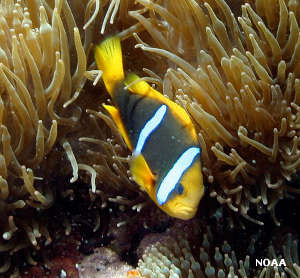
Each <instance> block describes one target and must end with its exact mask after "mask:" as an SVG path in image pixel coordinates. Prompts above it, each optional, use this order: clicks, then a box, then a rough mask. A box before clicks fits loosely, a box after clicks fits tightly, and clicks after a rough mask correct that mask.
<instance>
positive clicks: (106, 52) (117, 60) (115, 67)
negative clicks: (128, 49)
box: [95, 36, 124, 96]
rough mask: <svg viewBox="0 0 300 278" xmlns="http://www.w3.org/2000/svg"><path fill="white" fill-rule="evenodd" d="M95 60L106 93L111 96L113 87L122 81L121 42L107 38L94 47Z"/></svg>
mask: <svg viewBox="0 0 300 278" xmlns="http://www.w3.org/2000/svg"><path fill="white" fill-rule="evenodd" d="M95 60H96V64H97V67H98V69H99V70H102V72H103V73H102V79H103V81H104V84H105V87H106V89H107V91H108V93H109V94H110V95H111V96H112V94H113V90H114V88H115V86H116V85H117V84H118V83H120V82H121V81H123V80H124V70H123V59H122V48H121V41H120V38H119V37H118V36H115V37H109V38H107V39H105V40H104V41H102V42H101V43H100V44H99V45H97V46H96V47H95Z"/></svg>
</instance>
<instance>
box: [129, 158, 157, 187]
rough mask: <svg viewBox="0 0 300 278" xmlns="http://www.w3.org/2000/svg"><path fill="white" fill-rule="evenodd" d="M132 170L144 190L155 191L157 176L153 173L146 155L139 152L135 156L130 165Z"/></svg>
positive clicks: (133, 175) (135, 179)
mask: <svg viewBox="0 0 300 278" xmlns="http://www.w3.org/2000/svg"><path fill="white" fill-rule="evenodd" d="M130 172H131V174H132V177H133V179H134V181H135V182H136V183H137V184H139V185H140V187H141V189H142V190H143V191H147V192H148V193H150V192H152V191H153V188H154V186H153V185H154V181H155V176H154V175H153V174H152V172H151V170H150V168H149V166H148V164H147V162H146V160H145V158H144V156H143V155H142V154H139V155H137V156H133V158H132V160H131V165H130Z"/></svg>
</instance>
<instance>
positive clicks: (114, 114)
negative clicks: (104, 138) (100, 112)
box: [103, 104, 132, 151]
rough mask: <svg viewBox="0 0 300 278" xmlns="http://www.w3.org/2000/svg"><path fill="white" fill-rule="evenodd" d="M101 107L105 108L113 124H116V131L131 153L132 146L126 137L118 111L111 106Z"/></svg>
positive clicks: (104, 105)
mask: <svg viewBox="0 0 300 278" xmlns="http://www.w3.org/2000/svg"><path fill="white" fill-rule="evenodd" d="M103 107H104V108H105V110H106V111H107V112H108V113H109V114H110V116H111V117H112V119H113V121H114V123H115V124H116V126H117V128H118V130H119V131H120V133H121V135H122V137H123V139H124V141H125V143H126V145H127V147H128V148H129V149H130V150H131V151H132V144H131V142H130V139H129V136H128V134H127V131H126V129H125V126H124V124H123V122H122V119H121V115H120V112H119V110H118V109H117V108H116V107H114V106H112V105H107V104H103Z"/></svg>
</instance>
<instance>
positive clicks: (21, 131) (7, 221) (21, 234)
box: [0, 0, 94, 273]
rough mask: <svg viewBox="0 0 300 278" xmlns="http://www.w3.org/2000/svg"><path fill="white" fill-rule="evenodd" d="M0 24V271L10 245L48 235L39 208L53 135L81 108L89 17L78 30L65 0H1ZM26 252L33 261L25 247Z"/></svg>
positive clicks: (40, 241)
mask: <svg viewBox="0 0 300 278" xmlns="http://www.w3.org/2000/svg"><path fill="white" fill-rule="evenodd" d="M83 2H85V3H86V4H87V3H88V1H83ZM91 2H92V1H91ZM74 6H75V5H74ZM92 7H93V5H92V4H90V5H87V9H86V11H87V15H86V17H85V19H86V20H87V19H88V14H89V13H90V12H91V9H92ZM74 8H76V7H74ZM0 26H1V28H0V29H1V31H0V92H1V96H0V107H1V108H0V111H1V113H0V122H1V127H0V130H1V153H0V199H1V201H0V202H1V208H0V215H1V223H0V234H1V239H0V253H1V257H3V258H5V259H3V263H2V266H1V268H0V273H3V272H6V271H7V270H8V269H9V268H10V265H11V259H12V258H14V255H15V254H16V253H19V252H22V250H24V249H26V248H27V247H30V246H32V247H34V249H36V250H38V249H40V248H41V247H42V246H43V245H48V244H49V243H50V242H51V240H52V239H51V236H50V234H49V231H48V223H47V222H48V221H47V218H44V216H43V215H44V211H46V210H47V209H48V208H49V207H51V206H52V205H53V203H54V201H55V195H56V187H55V186H53V184H52V181H53V178H54V177H55V176H56V175H57V174H58V173H59V171H57V169H56V168H55V167H56V165H57V164H58V163H59V160H58V159H57V157H58V156H59V154H57V153H58V149H57V148H58V147H57V143H58V142H61V144H65V143H66V141H65V139H64V138H65V136H66V134H68V133H70V132H71V131H72V130H73V129H74V128H75V127H76V125H78V122H79V118H80V115H81V108H80V107H79V106H77V105H75V104H73V102H74V101H75V100H76V98H77V97H78V95H79V93H80V91H81V90H82V88H83V86H84V84H85V82H86V80H87V78H86V77H85V74H87V73H88V72H87V67H88V64H87V56H86V55H87V53H88V49H89V48H90V44H91V36H90V34H91V31H92V29H93V26H94V24H93V23H92V24H90V26H89V28H87V29H86V31H85V32H80V31H79V29H78V27H77V25H76V23H75V21H74V17H73V14H72V5H71V6H69V3H68V2H67V1H55V4H54V1H42V0H41V1H28V3H27V2H25V1H13V0H3V1H0ZM81 36H82V37H84V40H85V41H84V44H82V41H81ZM55 153H56V154H55ZM26 252H27V251H26ZM25 257H26V258H27V261H28V262H29V263H32V262H34V260H33V259H32V258H31V254H30V252H29V251H28V252H27V253H26V256H25Z"/></svg>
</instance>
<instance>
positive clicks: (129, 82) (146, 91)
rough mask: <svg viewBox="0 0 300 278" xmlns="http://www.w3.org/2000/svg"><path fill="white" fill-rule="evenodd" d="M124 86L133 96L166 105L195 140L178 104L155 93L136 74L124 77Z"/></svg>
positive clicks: (184, 114) (193, 132) (186, 114)
mask: <svg viewBox="0 0 300 278" xmlns="http://www.w3.org/2000/svg"><path fill="white" fill-rule="evenodd" d="M124 83H125V85H126V86H127V87H128V90H130V91H131V92H132V93H134V94H138V95H143V96H147V97H150V98H152V99H155V100H157V101H159V102H161V103H163V104H166V105H167V106H168V107H169V109H170V110H171V111H172V113H173V114H174V115H175V116H176V117H177V119H178V120H179V121H180V122H181V124H182V125H183V126H184V127H185V128H186V129H188V130H189V133H190V134H191V135H192V136H193V139H194V140H197V134H196V131H195V128H194V125H193V123H192V121H191V118H190V116H189V115H188V113H187V112H186V111H185V110H184V108H182V107H181V106H180V105H179V104H177V103H176V102H174V101H171V100H170V99H168V98H166V97H165V96H164V95H162V94H161V93H160V92H158V91H156V90H155V89H154V88H153V87H151V86H150V85H149V84H148V83H147V82H146V81H144V80H142V79H141V78H140V77H139V76H137V75H136V74H133V73H130V74H128V75H127V76H126V79H125V81H124Z"/></svg>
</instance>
